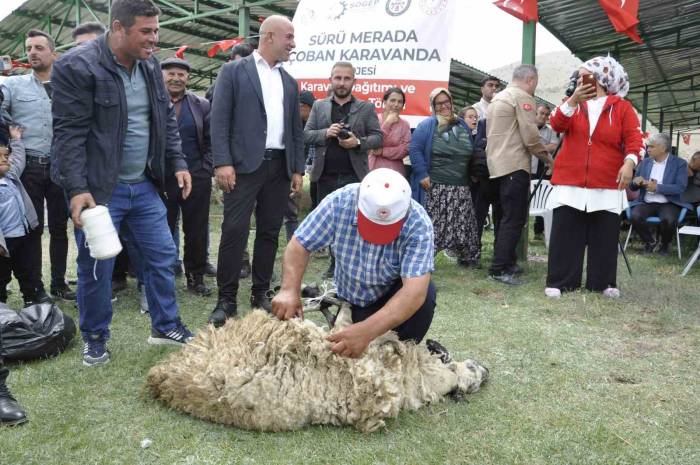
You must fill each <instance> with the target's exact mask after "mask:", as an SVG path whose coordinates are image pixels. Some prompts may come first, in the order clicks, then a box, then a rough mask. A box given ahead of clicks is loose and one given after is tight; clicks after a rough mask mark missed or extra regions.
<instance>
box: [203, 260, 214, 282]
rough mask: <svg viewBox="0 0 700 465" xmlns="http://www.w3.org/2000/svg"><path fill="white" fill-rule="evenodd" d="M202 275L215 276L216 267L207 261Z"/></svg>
mask: <svg viewBox="0 0 700 465" xmlns="http://www.w3.org/2000/svg"><path fill="white" fill-rule="evenodd" d="M204 275H205V276H206V277H208V278H216V267H215V266H214V265H212V264H211V263H209V262H207V267H206V268H205V270H204Z"/></svg>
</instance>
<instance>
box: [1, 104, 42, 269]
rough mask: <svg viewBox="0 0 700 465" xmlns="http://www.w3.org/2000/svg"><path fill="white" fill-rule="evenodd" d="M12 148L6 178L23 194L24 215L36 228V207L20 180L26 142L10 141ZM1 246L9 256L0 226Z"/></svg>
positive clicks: (24, 163)
mask: <svg viewBox="0 0 700 465" xmlns="http://www.w3.org/2000/svg"><path fill="white" fill-rule="evenodd" d="M0 120H2V117H0ZM0 124H3V122H2V121H0ZM10 149H11V150H12V152H11V153H10V160H9V161H10V170H9V171H8V172H7V173H6V174H5V178H6V179H7V180H8V181H10V182H11V183H12V184H13V185H14V186H15V188H16V189H17V190H18V191H19V193H20V195H21V196H22V203H23V204H24V212H25V213H24V217H25V218H26V220H27V223H28V224H29V227H30V228H31V229H34V228H36V227H37V226H39V219H38V217H37V214H36V210H35V209H34V204H33V203H32V199H31V198H30V197H29V194H27V190H26V189H25V188H24V185H23V184H22V181H21V180H20V177H21V176H22V172H23V171H24V167H25V166H26V164H27V161H26V154H25V150H24V144H23V143H22V141H19V140H13V141H10ZM0 247H2V248H3V249H5V252H6V253H7V256H8V257H9V256H10V252H9V250H7V243H6V241H5V237H4V236H3V233H2V228H0Z"/></svg>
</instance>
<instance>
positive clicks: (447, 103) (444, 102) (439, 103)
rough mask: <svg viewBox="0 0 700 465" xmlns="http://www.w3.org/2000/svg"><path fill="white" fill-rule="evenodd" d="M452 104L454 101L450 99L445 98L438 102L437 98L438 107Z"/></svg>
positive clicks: (436, 105)
mask: <svg viewBox="0 0 700 465" xmlns="http://www.w3.org/2000/svg"><path fill="white" fill-rule="evenodd" d="M450 106H452V102H450V101H449V100H443V101H441V102H438V101H437V100H436V101H435V108H437V107H450Z"/></svg>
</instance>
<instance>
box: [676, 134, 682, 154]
mask: <svg viewBox="0 0 700 465" xmlns="http://www.w3.org/2000/svg"><path fill="white" fill-rule="evenodd" d="M680 154H681V132H680V131H678V132H677V133H676V155H679V156H680Z"/></svg>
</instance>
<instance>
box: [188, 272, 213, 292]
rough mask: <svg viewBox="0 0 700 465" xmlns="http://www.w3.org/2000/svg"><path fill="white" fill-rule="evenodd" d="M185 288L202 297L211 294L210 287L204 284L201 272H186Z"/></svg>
mask: <svg viewBox="0 0 700 465" xmlns="http://www.w3.org/2000/svg"><path fill="white" fill-rule="evenodd" d="M187 290H188V291H190V292H191V293H193V294H197V295H201V296H203V297H206V296H208V295H211V289H210V288H209V287H207V285H206V284H204V276H203V275H201V274H200V275H195V274H192V273H187Z"/></svg>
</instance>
